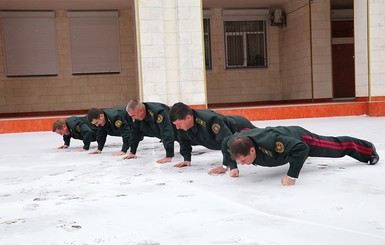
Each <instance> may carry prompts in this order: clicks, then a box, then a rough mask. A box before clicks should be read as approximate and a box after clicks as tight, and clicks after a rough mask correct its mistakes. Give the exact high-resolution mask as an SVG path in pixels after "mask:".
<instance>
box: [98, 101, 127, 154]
mask: <svg viewBox="0 0 385 245" xmlns="http://www.w3.org/2000/svg"><path fill="white" fill-rule="evenodd" d="M103 113H104V116H105V119H106V124H105V125H104V126H100V127H99V130H98V136H97V142H98V150H100V151H101V150H103V148H104V144H105V143H106V139H107V135H112V136H121V137H122V140H123V146H122V150H121V151H123V152H127V150H128V148H130V144H131V140H130V134H131V127H132V118H131V117H130V116H129V115H128V113H127V111H126V108H113V109H106V110H103Z"/></svg>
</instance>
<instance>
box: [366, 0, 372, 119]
mask: <svg viewBox="0 0 385 245" xmlns="http://www.w3.org/2000/svg"><path fill="white" fill-rule="evenodd" d="M369 1H370V0H367V1H366V25H367V26H366V45H367V52H368V100H369V103H370V102H371V101H372V86H371V85H372V81H371V77H372V76H371V71H370V28H369V27H370V23H369V22H370V9H369V8H370V3H369ZM369 109H370V107H369ZM369 114H370V111H369Z"/></svg>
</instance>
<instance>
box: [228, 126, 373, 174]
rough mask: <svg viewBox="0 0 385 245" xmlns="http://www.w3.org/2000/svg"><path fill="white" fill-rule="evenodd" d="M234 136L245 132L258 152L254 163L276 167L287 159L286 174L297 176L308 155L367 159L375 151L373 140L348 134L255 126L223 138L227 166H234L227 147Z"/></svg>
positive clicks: (367, 160) (235, 166) (291, 127)
mask: <svg viewBox="0 0 385 245" xmlns="http://www.w3.org/2000/svg"><path fill="white" fill-rule="evenodd" d="M237 136H247V137H249V138H250V139H251V140H252V141H253V144H254V148H255V150H256V155H257V156H256V158H255V160H254V162H253V165H260V166H266V167H276V166H281V165H284V164H286V163H289V164H290V167H289V170H288V172H287V175H288V176H290V177H293V178H298V175H299V172H300V171H301V168H302V166H303V164H304V162H305V160H306V158H308V157H309V156H310V157H331V158H338V157H343V156H346V155H347V156H350V157H352V158H354V159H356V160H358V161H360V162H369V161H370V159H371V156H372V154H373V153H374V148H373V147H374V146H373V144H372V143H370V142H368V141H365V140H361V139H357V138H353V137H349V136H340V137H331V136H321V135H317V134H314V133H311V132H309V131H307V130H306V129H304V128H301V127H298V126H289V127H282V126H279V127H267V128H265V129H260V128H256V129H252V130H248V131H243V132H241V133H238V134H234V135H232V136H230V137H228V138H226V139H225V140H224V141H223V144H222V154H223V164H224V165H227V166H230V169H234V168H237V164H236V162H235V161H233V160H231V157H230V153H229V151H228V149H229V146H230V143H231V141H232V140H233V139H234V138H235V137H237Z"/></svg>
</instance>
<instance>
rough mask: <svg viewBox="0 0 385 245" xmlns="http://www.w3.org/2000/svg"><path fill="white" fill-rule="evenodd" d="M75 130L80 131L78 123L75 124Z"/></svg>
mask: <svg viewBox="0 0 385 245" xmlns="http://www.w3.org/2000/svg"><path fill="white" fill-rule="evenodd" d="M75 130H76V132H78V133H80V127H79V125H77V126H76V127H75Z"/></svg>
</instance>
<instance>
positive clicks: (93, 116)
mask: <svg viewBox="0 0 385 245" xmlns="http://www.w3.org/2000/svg"><path fill="white" fill-rule="evenodd" d="M102 113H103V111H102V110H100V109H97V108H91V109H90V110H89V111H88V113H87V118H88V121H90V122H92V120H97V119H99V118H100V114H102Z"/></svg>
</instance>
